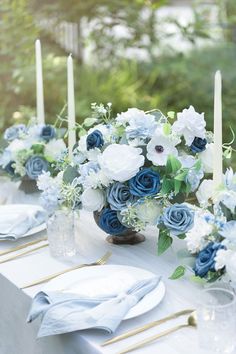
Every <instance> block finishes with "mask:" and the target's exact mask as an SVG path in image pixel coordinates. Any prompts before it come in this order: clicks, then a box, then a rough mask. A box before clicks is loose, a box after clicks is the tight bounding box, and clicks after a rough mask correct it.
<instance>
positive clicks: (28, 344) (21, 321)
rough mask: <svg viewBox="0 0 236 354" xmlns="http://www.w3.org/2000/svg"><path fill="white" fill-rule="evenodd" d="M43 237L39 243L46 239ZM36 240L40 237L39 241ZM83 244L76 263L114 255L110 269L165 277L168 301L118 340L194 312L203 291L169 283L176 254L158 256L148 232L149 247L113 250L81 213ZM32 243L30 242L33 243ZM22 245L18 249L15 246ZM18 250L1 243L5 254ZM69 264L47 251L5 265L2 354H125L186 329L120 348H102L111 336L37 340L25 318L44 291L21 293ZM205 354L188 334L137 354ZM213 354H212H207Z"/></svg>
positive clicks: (130, 323) (0, 272) (130, 324)
mask: <svg viewBox="0 0 236 354" xmlns="http://www.w3.org/2000/svg"><path fill="white" fill-rule="evenodd" d="M44 234H45V232H42V233H41V234H40V235H38V236H39V237H41V236H43V235H44ZM38 236H37V237H38ZM77 236H78V244H79V245H80V247H81V249H82V253H83V256H77V258H76V259H74V260H73V262H79V263H80V262H83V261H85V260H86V261H93V260H95V259H97V258H99V257H100V256H101V255H103V254H104V252H105V251H107V250H111V251H112V253H113V255H112V257H111V259H110V261H109V262H108V263H110V264H126V265H132V266H136V267H141V268H145V269H148V270H150V271H152V272H154V273H156V274H161V275H162V276H163V280H164V282H165V285H166V296H165V298H164V299H163V301H162V303H161V304H160V305H159V306H158V307H156V308H155V309H154V310H152V311H150V312H148V313H146V314H145V315H142V316H140V317H138V318H134V319H131V320H127V321H124V322H123V323H122V324H121V326H120V327H119V329H118V330H117V332H116V334H120V333H122V332H124V331H126V330H129V329H131V328H134V327H136V326H139V325H142V324H145V323H147V322H150V321H152V320H156V319H158V318H161V317H164V316H166V315H168V314H170V313H172V312H175V311H179V310H182V309H186V308H194V306H195V302H196V300H197V298H198V291H199V288H198V287H197V285H193V284H191V283H190V282H189V281H187V280H186V279H185V280H176V281H173V280H169V279H168V277H169V276H170V274H171V273H172V271H173V270H174V268H175V266H176V265H177V260H176V258H175V256H174V253H173V252H172V250H169V251H168V252H166V253H165V254H164V255H163V256H161V257H158V256H157V255H156V248H157V246H156V244H157V234H156V231H155V232H153V231H152V232H151V231H150V232H147V233H146V236H147V239H146V241H145V242H144V243H141V244H139V245H135V246H127V245H124V246H116V245H110V244H108V243H107V242H106V241H105V234H104V233H103V232H102V231H101V230H100V229H99V228H98V227H97V226H96V225H95V223H94V221H93V219H92V216H91V214H88V213H85V212H82V213H81V218H80V225H79V228H78V235H77ZM31 239H32V237H31V238H29V239H28V240H31ZM19 243H20V241H18V243H14V246H15V245H16V244H19ZM12 245H13V244H12V243H10V242H1V243H0V250H2V249H4V248H9V247H11V246H12ZM69 265H70V264H68V263H67V264H66V263H62V262H59V261H58V260H56V259H53V258H52V257H51V256H50V254H49V250H48V248H44V249H42V250H40V251H38V252H35V253H33V254H31V255H28V256H25V257H22V258H19V259H17V260H13V261H11V262H7V263H4V264H0V304H1V305H0V353H1V354H101V353H103V354H115V353H117V352H119V350H121V349H122V348H125V347H126V346H128V345H130V344H132V343H135V342H137V341H139V340H141V339H143V338H145V337H149V336H151V335H152V334H156V333H158V332H160V331H162V330H164V329H166V328H167V327H169V328H170V327H171V326H173V325H175V324H176V323H184V322H185V321H186V319H185V318H184V317H182V318H180V319H178V320H175V321H171V322H169V323H167V324H166V325H162V326H160V327H159V328H157V327H156V328H153V329H150V330H148V331H146V332H143V333H142V334H139V335H138V336H135V337H132V338H129V339H126V340H124V341H121V342H118V343H116V344H113V345H110V346H107V347H104V348H102V347H100V343H102V342H103V341H104V340H105V339H108V338H109V337H110V336H109V335H107V334H105V333H104V332H102V331H98V330H89V331H81V332H74V333H70V334H65V335H60V336H52V337H47V338H43V339H36V337H37V331H38V328H39V323H40V322H39V320H38V321H35V322H33V323H31V324H26V317H27V314H28V311H29V308H30V304H31V301H32V297H33V296H34V295H35V294H36V293H37V292H38V291H39V290H40V289H41V288H42V285H39V286H36V287H33V288H29V289H26V290H24V291H22V290H20V286H22V285H23V284H25V283H26V282H29V281H33V280H36V279H38V278H40V277H42V276H46V275H48V274H51V273H54V272H56V271H59V270H62V269H65V268H67V267H68V266H69ZM189 352H191V353H192V354H202V353H205V352H204V351H202V350H200V348H199V346H198V338H197V330H196V329H194V328H187V329H184V330H181V331H179V332H176V333H175V334H172V335H170V336H169V337H168V338H163V339H161V340H158V341H156V342H155V343H153V344H150V345H148V346H146V347H144V348H142V349H140V350H137V351H134V353H135V354H136V353H137V354H141V353H142V354H152V353H153V354H154V353H161V354H177V353H178V354H185V353H186V354H189ZM208 353H209V352H208Z"/></svg>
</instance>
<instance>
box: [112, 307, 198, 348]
mask: <svg viewBox="0 0 236 354" xmlns="http://www.w3.org/2000/svg"><path fill="white" fill-rule="evenodd" d="M196 326H197V319H196V313H195V312H193V313H192V314H191V315H190V316H189V317H188V321H187V323H185V324H182V325H178V326H175V327H173V328H170V329H167V330H166V331H163V332H161V333H159V334H155V335H154V336H152V337H149V338H146V339H144V340H142V341H140V342H138V343H137V344H134V345H131V346H129V347H127V348H126V349H124V350H122V351H121V352H119V353H117V354H125V353H129V352H131V351H133V350H135V349H139V348H141V347H143V346H145V345H146V344H149V343H151V342H153V341H155V340H157V339H159V338H161V337H164V336H167V335H168V334H170V333H173V332H175V331H178V330H179V329H182V328H187V327H196Z"/></svg>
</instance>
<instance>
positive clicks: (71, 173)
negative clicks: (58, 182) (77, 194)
mask: <svg viewBox="0 0 236 354" xmlns="http://www.w3.org/2000/svg"><path fill="white" fill-rule="evenodd" d="M78 176H79V174H78V172H77V170H76V168H75V167H72V166H68V167H67V168H66V170H65V171H64V173H63V181H64V182H65V183H66V184H71V183H72V182H73V181H74V179H75V178H76V177H78Z"/></svg>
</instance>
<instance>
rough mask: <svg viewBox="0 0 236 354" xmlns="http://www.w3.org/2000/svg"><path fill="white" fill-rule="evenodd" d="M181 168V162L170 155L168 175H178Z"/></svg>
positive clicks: (167, 167) (167, 165) (167, 168)
mask: <svg viewBox="0 0 236 354" xmlns="http://www.w3.org/2000/svg"><path fill="white" fill-rule="evenodd" d="M180 168H181V163H180V161H179V160H178V159H177V158H176V157H175V156H173V155H169V157H168V160H167V164H166V171H167V173H168V174H169V173H174V174H175V173H176V172H177V171H179V170H180Z"/></svg>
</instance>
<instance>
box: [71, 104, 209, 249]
mask: <svg viewBox="0 0 236 354" xmlns="http://www.w3.org/2000/svg"><path fill="white" fill-rule="evenodd" d="M92 111H93V114H92V116H91V117H90V118H87V119H86V120H85V121H84V123H83V126H82V129H81V131H80V139H79V141H78V143H77V146H76V147H75V149H74V156H73V167H71V166H70V167H69V168H70V171H71V172H72V170H73V174H74V175H76V177H78V180H77V181H78V182H79V183H80V185H81V196H80V202H81V207H82V208H84V209H85V210H88V211H91V212H96V213H98V225H99V226H100V228H101V229H103V230H104V231H105V232H106V233H108V234H111V235H122V234H124V233H125V232H126V231H127V230H129V229H132V230H135V231H141V230H144V229H145V227H146V226H148V225H154V226H156V227H157V226H159V223H160V219H162V214H163V209H164V208H165V207H171V205H173V204H174V208H175V213H176V215H178V213H179V212H178V205H179V204H176V203H182V202H183V201H185V199H186V198H187V197H188V196H189V195H191V194H193V195H194V193H195V191H196V190H197V188H198V186H199V184H200V181H201V180H202V179H203V177H204V175H205V173H211V172H212V166H211V164H212V145H213V144H212V133H210V132H207V131H206V129H205V126H206V122H205V119H204V114H203V113H201V114H199V113H197V112H196V111H195V109H194V108H193V107H192V106H190V107H189V108H188V109H184V110H183V111H182V112H180V113H177V116H176V119H174V118H175V113H174V112H169V113H168V114H167V115H166V116H165V115H164V114H162V113H161V112H160V111H159V110H152V111H149V112H144V111H142V110H139V109H137V108H130V109H128V111H126V112H123V113H120V114H118V115H117V116H116V117H112V111H111V104H110V103H109V104H107V106H104V105H102V104H100V105H97V104H95V103H94V104H92ZM165 213H168V209H165ZM170 217H171V216H170ZM192 218H193V216H192V214H191V220H189V221H188V222H187V223H186V228H184V227H183V228H182V229H181V233H183V232H186V231H188V229H189V228H190V226H191V223H192ZM168 241H169V236H168V233H167V232H166V230H164V231H163V232H162V229H161V232H160V236H159V251H160V253H161V250H162V251H164V248H165V245H166V243H168Z"/></svg>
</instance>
